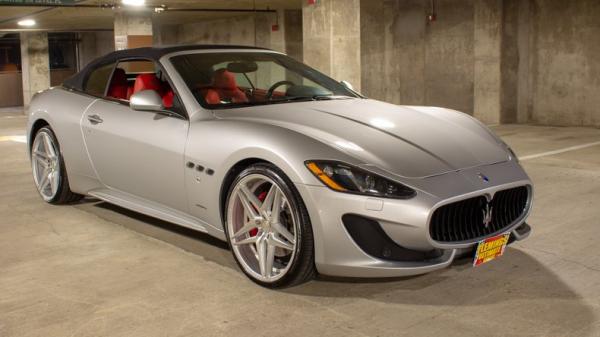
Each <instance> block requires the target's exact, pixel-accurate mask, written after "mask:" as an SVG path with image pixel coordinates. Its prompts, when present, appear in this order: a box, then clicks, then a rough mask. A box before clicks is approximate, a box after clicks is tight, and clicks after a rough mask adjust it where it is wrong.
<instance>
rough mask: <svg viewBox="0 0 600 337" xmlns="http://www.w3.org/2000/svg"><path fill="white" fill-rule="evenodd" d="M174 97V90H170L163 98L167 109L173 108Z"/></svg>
mask: <svg viewBox="0 0 600 337" xmlns="http://www.w3.org/2000/svg"><path fill="white" fill-rule="evenodd" d="M173 97H175V93H174V92H173V90H171V89H168V90H167V92H166V93H165V94H164V95H163V97H162V100H163V106H164V107H165V108H171V107H173Z"/></svg>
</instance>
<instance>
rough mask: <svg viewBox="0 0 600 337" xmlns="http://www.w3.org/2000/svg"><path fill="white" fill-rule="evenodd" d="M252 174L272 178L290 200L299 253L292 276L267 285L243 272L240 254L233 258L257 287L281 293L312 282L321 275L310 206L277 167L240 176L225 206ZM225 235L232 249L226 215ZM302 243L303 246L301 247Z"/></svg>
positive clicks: (252, 169)
mask: <svg viewBox="0 0 600 337" xmlns="http://www.w3.org/2000/svg"><path fill="white" fill-rule="evenodd" d="M251 174H261V175H264V176H267V177H268V178H271V179H272V180H273V181H275V182H276V183H277V185H278V186H279V187H280V188H281V190H282V192H283V193H284V194H285V196H286V197H287V199H288V202H289V204H290V208H291V209H292V210H293V212H294V213H295V215H296V219H297V224H298V225H297V229H296V230H297V238H296V242H297V244H296V252H295V257H294V259H293V261H291V263H292V265H291V267H290V268H289V270H288V272H287V273H286V274H285V275H284V276H283V277H282V278H280V279H279V280H277V281H274V282H263V281H261V280H258V279H256V278H254V277H253V276H252V275H251V274H249V273H248V272H246V270H245V269H244V268H243V266H242V264H241V263H240V261H239V260H238V258H237V256H236V254H235V253H234V252H233V249H232V255H233V258H234V259H235V261H236V263H237V264H238V266H239V267H240V269H241V270H242V271H243V272H244V274H246V276H247V277H248V278H249V279H251V280H252V281H253V282H255V283H256V284H258V285H260V286H263V287H265V288H271V289H277V288H287V287H292V286H295V285H299V284H302V283H305V282H308V281H310V280H312V279H314V278H315V276H316V275H317V272H316V268H315V262H314V239H313V232H312V225H311V222H310V217H309V215H308V211H307V210H306V206H305V205H304V202H303V201H302V198H301V197H300V193H299V192H298V190H297V189H296V187H295V186H294V184H293V183H292V182H291V180H290V179H289V178H288V177H287V176H286V175H285V173H283V171H281V170H280V169H279V168H278V167H276V166H275V165H272V164H269V163H258V164H253V165H251V166H249V167H247V168H246V169H244V170H243V171H242V172H240V173H239V174H238V175H237V177H236V178H235V180H234V181H233V183H232V184H231V186H230V188H229V191H228V193H227V200H226V203H225V207H227V205H229V202H230V198H231V196H232V191H233V190H234V187H235V186H236V184H237V183H238V182H239V181H240V180H241V179H243V178H244V177H246V176H248V175H251ZM224 217H225V223H224V226H223V227H224V228H225V235H226V237H227V242H228V244H229V245H230V247H231V239H230V233H229V231H228V226H227V212H225V216H224ZM298 243H299V244H298Z"/></svg>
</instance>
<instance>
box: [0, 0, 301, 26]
mask: <svg viewBox="0 0 600 337" xmlns="http://www.w3.org/2000/svg"><path fill="white" fill-rule="evenodd" d="M112 3H115V4H119V3H120V2H114V1H95V0H92V1H80V2H79V4H85V5H98V6H100V5H101V4H112ZM146 4H147V6H148V7H157V6H160V5H165V6H167V8H186V9H191V8H196V9H198V8H203V9H204V8H206V9H215V8H218V9H247V10H248V9H253V8H256V9H267V8H270V9H279V8H284V9H293V8H301V7H302V0H219V1H217V0H177V1H159V0H146ZM119 10H137V9H126V8H123V9H119ZM239 15H248V13H240V12H179V11H177V12H175V11H174V12H169V11H168V10H167V11H165V12H163V13H160V14H153V17H154V20H155V22H156V23H159V24H176V23H191V22H196V21H198V20H202V19H208V18H221V17H228V16H239ZM113 17H114V10H113V9H110V8H104V9H103V8H100V7H98V8H65V7H54V8H52V7H13V6H1V7H0V30H2V31H7V30H22V27H19V26H18V25H17V21H18V20H21V19H24V18H32V19H35V20H36V22H37V24H36V26H35V27H32V29H42V30H67V31H68V30H94V29H102V30H104V29H112V28H113Z"/></svg>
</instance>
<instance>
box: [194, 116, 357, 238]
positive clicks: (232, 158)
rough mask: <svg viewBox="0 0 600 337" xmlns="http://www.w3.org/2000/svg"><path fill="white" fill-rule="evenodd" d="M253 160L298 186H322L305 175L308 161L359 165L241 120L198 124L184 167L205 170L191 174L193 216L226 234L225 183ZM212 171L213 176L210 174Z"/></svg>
mask: <svg viewBox="0 0 600 337" xmlns="http://www.w3.org/2000/svg"><path fill="white" fill-rule="evenodd" d="M248 159H255V160H261V161H266V162H270V163H272V164H273V165H275V166H277V167H278V168H279V169H281V170H282V171H283V172H284V173H285V174H286V175H287V176H288V178H289V179H290V180H291V181H292V182H293V183H294V184H303V185H319V186H322V184H321V182H319V181H318V180H317V179H316V178H315V177H314V176H313V175H312V173H310V172H309V171H308V169H306V167H305V164H304V162H305V161H306V160H309V159H332V160H339V161H345V162H349V163H353V164H358V163H357V162H356V159H354V158H352V157H350V156H348V155H346V154H344V153H343V152H341V151H339V150H337V149H335V148H333V147H330V146H329V145H327V144H324V143H322V142H320V141H318V140H316V139H313V138H310V137H308V136H305V135H303V134H300V133H298V132H295V131H293V130H289V129H285V128H282V127H278V126H274V125H267V124H262V123H259V122H253V121H241V120H221V119H213V120H204V121H195V122H193V123H192V124H191V127H190V131H189V135H188V142H187V145H186V150H185V161H186V163H187V162H191V163H194V164H196V165H200V166H202V167H203V168H204V170H203V171H202V172H200V171H198V169H197V168H196V169H191V168H188V169H186V179H185V181H186V189H187V192H188V201H189V209H190V213H192V215H194V216H197V217H199V218H200V219H202V220H204V221H206V222H207V223H208V224H211V225H212V226H213V227H215V229H218V230H222V219H221V204H220V203H221V198H220V195H221V189H222V187H223V183H224V181H225V178H226V177H227V175H228V173H229V171H230V170H231V169H232V168H233V167H234V166H235V165H236V164H238V163H239V162H242V161H244V160H248ZM196 167H197V166H196ZM209 170H212V172H213V174H212V175H209V174H207V172H209Z"/></svg>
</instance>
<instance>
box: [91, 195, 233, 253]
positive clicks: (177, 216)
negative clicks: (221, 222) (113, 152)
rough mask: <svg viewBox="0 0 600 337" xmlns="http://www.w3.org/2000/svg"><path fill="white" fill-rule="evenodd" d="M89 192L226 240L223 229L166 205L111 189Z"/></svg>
mask: <svg viewBox="0 0 600 337" xmlns="http://www.w3.org/2000/svg"><path fill="white" fill-rule="evenodd" d="M88 194H89V195H90V196H93V197H95V198H98V199H100V200H103V201H106V202H108V203H111V204H115V205H117V206H120V207H123V208H127V209H129V210H132V211H135V212H138V213H142V214H145V215H148V216H151V217H154V218H157V219H161V220H164V221H168V222H171V223H174V224H176V225H179V226H183V227H187V228H190V229H193V230H196V231H199V232H202V233H207V234H209V235H211V236H214V237H216V238H218V239H221V240H223V241H225V234H224V232H223V231H221V230H218V229H216V228H214V227H213V226H210V225H209V224H207V223H205V222H204V221H202V220H200V219H197V218H194V217H190V216H189V215H187V214H185V213H182V212H180V211H177V210H173V209H170V208H166V207H164V206H161V205H158V204H155V203H151V202H147V201H144V200H139V199H138V198H135V197H133V196H130V195H127V194H125V193H120V192H118V191H115V190H110V189H102V190H94V191H89V192H88Z"/></svg>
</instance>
